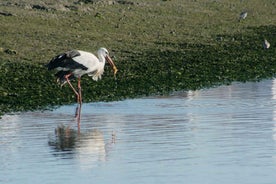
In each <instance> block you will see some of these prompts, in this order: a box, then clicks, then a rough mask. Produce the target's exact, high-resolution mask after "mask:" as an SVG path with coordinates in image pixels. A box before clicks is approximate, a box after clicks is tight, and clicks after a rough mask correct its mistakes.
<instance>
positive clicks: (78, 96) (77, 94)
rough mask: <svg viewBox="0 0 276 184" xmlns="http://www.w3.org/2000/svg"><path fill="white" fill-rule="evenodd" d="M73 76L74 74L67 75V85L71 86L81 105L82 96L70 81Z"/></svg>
mask: <svg viewBox="0 0 276 184" xmlns="http://www.w3.org/2000/svg"><path fill="white" fill-rule="evenodd" d="M71 75H72V73H70V74H68V75H65V76H64V77H65V79H66V81H67V83H68V84H69V86H70V87H71V88H72V90H73V91H74V93H75V95H76V97H77V101H78V103H80V94H79V93H78V92H77V90H76V89H75V88H74V87H73V85H72V84H71V82H70V80H69V77H70V76H71Z"/></svg>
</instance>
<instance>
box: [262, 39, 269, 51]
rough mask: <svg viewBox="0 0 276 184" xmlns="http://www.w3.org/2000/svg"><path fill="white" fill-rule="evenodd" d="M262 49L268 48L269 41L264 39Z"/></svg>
mask: <svg viewBox="0 0 276 184" xmlns="http://www.w3.org/2000/svg"><path fill="white" fill-rule="evenodd" d="M263 47H264V49H268V48H269V47H270V43H269V42H268V41H267V40H266V39H265V40H264V43H263Z"/></svg>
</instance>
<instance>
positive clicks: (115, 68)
mask: <svg viewBox="0 0 276 184" xmlns="http://www.w3.org/2000/svg"><path fill="white" fill-rule="evenodd" d="M106 60H107V61H108V63H109V64H110V66H111V67H112V69H113V73H114V77H116V73H117V72H118V69H117V67H116V66H115V64H114V62H113V61H112V59H111V58H110V57H109V56H106Z"/></svg>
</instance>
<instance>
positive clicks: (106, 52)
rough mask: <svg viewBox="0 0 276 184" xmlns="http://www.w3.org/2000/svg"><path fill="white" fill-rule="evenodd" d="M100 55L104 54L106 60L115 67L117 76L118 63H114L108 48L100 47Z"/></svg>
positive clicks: (114, 71) (114, 70)
mask: <svg viewBox="0 0 276 184" xmlns="http://www.w3.org/2000/svg"><path fill="white" fill-rule="evenodd" d="M98 55H99V56H103V57H104V58H105V60H106V61H107V62H108V63H109V64H110V66H111V67H112V69H113V73H114V76H116V73H117V71H118V69H117V67H116V65H115V64H114V62H113V60H112V59H111V58H110V56H109V53H108V51H107V49H106V48H100V49H99V50H98Z"/></svg>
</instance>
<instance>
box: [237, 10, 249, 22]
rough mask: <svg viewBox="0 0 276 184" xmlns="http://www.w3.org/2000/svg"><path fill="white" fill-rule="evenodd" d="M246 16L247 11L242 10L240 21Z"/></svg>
mask: <svg viewBox="0 0 276 184" xmlns="http://www.w3.org/2000/svg"><path fill="white" fill-rule="evenodd" d="M246 17H247V11H243V12H241V14H240V18H239V21H241V20H242V19H245V18H246Z"/></svg>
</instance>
